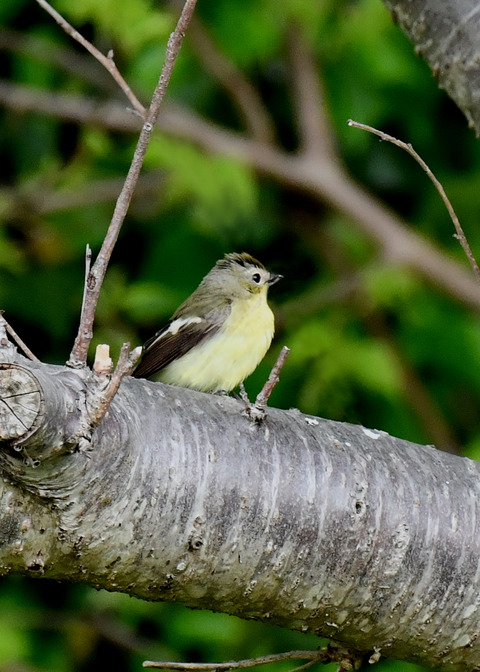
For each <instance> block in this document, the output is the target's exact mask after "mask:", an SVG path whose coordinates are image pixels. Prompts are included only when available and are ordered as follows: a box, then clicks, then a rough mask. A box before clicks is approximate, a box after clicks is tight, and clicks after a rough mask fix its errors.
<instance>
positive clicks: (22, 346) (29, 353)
mask: <svg viewBox="0 0 480 672" xmlns="http://www.w3.org/2000/svg"><path fill="white" fill-rule="evenodd" d="M0 315H1V316H2V322H3V323H4V325H5V329H6V330H7V333H8V334H9V335H10V336H11V337H12V338H13V340H14V341H15V343H16V344H17V345H18V347H19V348H20V350H23V352H24V353H25V355H26V356H27V357H28V359H31V360H32V362H39V361H40V360H39V359H38V357H36V355H34V354H33V352H32V351H31V350H30V348H29V347H28V345H26V344H25V343H24V342H23V341H22V339H21V338H20V336H19V335H18V334H17V332H16V331H15V329H14V328H13V327H11V326H10V325H9V324H8V322H7V320H6V319H5V317H4V315H3V310H1V311H0Z"/></svg>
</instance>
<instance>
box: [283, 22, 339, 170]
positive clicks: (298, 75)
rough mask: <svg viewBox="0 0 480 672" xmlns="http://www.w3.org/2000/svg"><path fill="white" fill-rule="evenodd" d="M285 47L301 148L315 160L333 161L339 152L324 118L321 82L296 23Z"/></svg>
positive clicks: (325, 115) (323, 97)
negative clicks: (289, 65) (289, 67)
mask: <svg viewBox="0 0 480 672" xmlns="http://www.w3.org/2000/svg"><path fill="white" fill-rule="evenodd" d="M288 48H289V57H290V64H291V78H292V87H293V92H294V100H293V103H294V105H295V114H296V117H297V126H298V132H299V136H300V138H299V144H300V152H301V153H302V154H303V155H304V156H305V157H310V158H311V159H316V160H317V161H331V162H336V161H337V160H338V155H337V152H336V150H335V142H334V139H333V135H332V131H331V128H332V125H331V123H330V121H329V119H328V118H327V106H326V105H325V95H324V91H323V86H322V84H323V82H322V81H321V79H320V77H319V76H318V66H317V64H316V62H315V58H314V55H313V53H312V50H311V48H310V45H309V44H308V43H307V38H306V36H305V35H304V34H303V32H302V31H301V30H300V27H299V26H298V25H294V26H292V27H291V28H290V30H289V33H288Z"/></svg>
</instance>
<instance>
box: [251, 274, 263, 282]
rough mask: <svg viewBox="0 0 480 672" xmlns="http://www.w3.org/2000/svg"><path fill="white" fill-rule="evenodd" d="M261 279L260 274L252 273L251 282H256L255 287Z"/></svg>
mask: <svg viewBox="0 0 480 672" xmlns="http://www.w3.org/2000/svg"><path fill="white" fill-rule="evenodd" d="M261 279H262V278H261V275H260V273H254V274H253V275H252V280H253V282H256V283H257V285H258V283H259V282H260V280H261Z"/></svg>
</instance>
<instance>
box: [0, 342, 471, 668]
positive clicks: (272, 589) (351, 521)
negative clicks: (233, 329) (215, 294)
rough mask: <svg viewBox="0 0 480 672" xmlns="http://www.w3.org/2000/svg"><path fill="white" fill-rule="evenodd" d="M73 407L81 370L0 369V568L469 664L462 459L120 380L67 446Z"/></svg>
mask: <svg viewBox="0 0 480 672" xmlns="http://www.w3.org/2000/svg"><path fill="white" fill-rule="evenodd" d="M7 355H8V353H7ZM2 359H3V356H2ZM22 380H24V381H25V384H26V385H27V387H26V388H25V389H26V390H29V392H28V394H29V395H30V396H29V398H28V399H30V402H29V403H28V404H26V403H21V398H20V397H19V392H20V391H21V390H22V389H23V387H22ZM12 389H15V390H16V395H15V399H16V400H18V401H19V402H20V403H17V404H16V406H15V408H12V407H11V400H12V395H11V392H12ZM34 392H35V396H32V395H34ZM85 399H86V389H85V383H84V373H83V370H79V371H75V370H72V369H70V370H69V369H64V368H62V367H53V366H46V365H39V364H36V363H27V361H26V360H23V359H22V358H17V360H16V363H10V364H8V363H6V364H3V365H2V366H1V368H0V408H1V409H3V413H4V416H5V417H4V418H3V419H2V423H1V427H2V435H1V444H0V445H1V451H0V465H1V467H2V470H3V472H4V474H5V478H4V479H3V480H2V481H1V483H0V511H1V516H0V524H1V525H2V529H8V530H9V534H8V535H3V536H2V544H1V545H0V561H1V564H2V567H4V568H9V570H10V571H15V572H20V573H27V574H31V575H36V576H44V577H47V578H52V579H56V580H69V581H81V582H84V583H89V584H91V585H93V586H95V587H97V588H107V589H109V590H117V591H123V592H127V593H129V594H132V595H137V596H138V597H142V598H145V599H149V600H175V601H180V602H184V603H185V604H187V605H189V606H192V607H197V608H209V609H214V610H219V611H224V612H226V613H231V614H236V615H238V616H241V617H246V618H256V619H259V620H264V621H266V622H272V623H276V624H279V625H283V626H285V627H288V628H290V629H299V630H302V631H310V632H315V633H316V634H318V635H322V636H327V637H332V638H334V639H335V640H337V641H342V642H344V643H346V644H347V645H348V646H351V647H353V648H354V649H357V650H360V651H361V652H363V653H364V654H365V655H366V656H373V655H375V652H378V651H380V653H381V655H382V656H386V657H393V658H400V659H404V660H410V661H413V662H421V663H424V664H428V665H430V666H433V667H436V668H438V669H441V670H448V671H450V672H453V671H456V670H462V671H467V672H473V671H474V670H477V669H478V658H479V655H480V638H478V637H477V635H478V623H479V622H480V605H479V604H478V600H477V599H476V595H478V592H479V590H480V585H478V582H479V581H480V579H479V576H478V572H477V565H478V562H477V560H478V556H479V554H480V530H479V529H478V526H479V525H480V465H479V464H477V463H475V462H472V461H471V460H468V459H464V458H463V459H462V458H459V457H456V456H452V455H449V454H447V453H441V452H439V451H436V450H434V449H433V448H431V447H422V446H418V445H414V444H410V443H408V442H407V441H402V440H399V439H395V438H392V437H390V436H388V435H387V434H385V433H384V432H378V431H372V430H368V429H365V428H363V427H357V426H353V425H347V424H343V423H336V422H331V421H327V420H322V419H321V418H314V417H311V416H305V415H302V414H301V413H300V412H298V411H295V410H293V411H279V410H277V409H269V413H268V416H267V418H266V419H265V420H264V422H263V423H262V424H261V425H253V424H252V423H251V422H250V421H249V420H248V419H247V418H245V417H244V416H243V414H242V411H243V404H242V403H241V402H238V401H236V400H234V399H231V398H228V397H217V396H215V395H206V394H202V393H196V392H192V391H189V390H186V389H183V388H175V387H171V386H166V385H161V384H159V383H156V384H155V383H150V382H148V381H143V380H136V379H132V378H124V380H123V382H122V385H121V386H120V389H119V392H118V394H117V395H116V396H115V398H114V400H113V402H112V404H111V406H110V408H109V410H108V412H107V414H106V416H105V418H104V419H103V421H102V423H101V424H100V425H99V426H98V427H97V428H96V429H94V430H93V432H92V435H91V440H90V443H89V444H88V445H89V447H90V449H89V451H88V453H87V452H84V451H81V452H75V446H76V445H77V443H78V435H79V433H81V431H82V427H83V418H84V417H85V415H86V410H85V405H86V403H85ZM25 401H27V398H25ZM32 402H33V403H32ZM10 411H11V412H12V414H13V416H14V417H15V418H16V421H18V420H20V421H21V422H20V423H18V422H16V424H15V426H13V425H12V424H11V423H8V421H7V420H6V416H7V415H8V413H9V412H10ZM10 426H11V427H12V432H13V433H12V434H11V435H10V436H9V435H8V431H7V428H8V427H10ZM227 436H228V440H226V437H227ZM72 451H73V452H72ZM106 484H108V486H107V485H106Z"/></svg>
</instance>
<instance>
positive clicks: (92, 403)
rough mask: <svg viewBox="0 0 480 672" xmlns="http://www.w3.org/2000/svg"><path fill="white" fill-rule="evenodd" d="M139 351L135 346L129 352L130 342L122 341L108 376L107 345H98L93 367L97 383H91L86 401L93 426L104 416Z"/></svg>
mask: <svg viewBox="0 0 480 672" xmlns="http://www.w3.org/2000/svg"><path fill="white" fill-rule="evenodd" d="M140 352H141V350H140V348H135V350H133V352H132V353H131V352H130V343H124V344H123V345H122V348H121V350H120V356H119V358H118V362H117V366H116V367H115V371H114V372H113V374H112V375H111V377H110V371H111V359H110V357H109V353H108V346H98V352H97V357H96V361H95V364H94V367H93V369H94V375H95V377H96V381H97V385H93V388H92V391H91V398H90V399H89V400H88V402H87V403H88V407H89V409H90V412H89V417H90V422H91V423H92V425H93V426H96V425H98V424H99V422H100V421H101V420H102V419H103V417H104V416H105V413H106V412H107V411H108V409H109V407H110V404H111V403H112V400H113V398H114V397H115V395H116V394H117V391H118V388H119V387H120V383H121V382H122V379H123V377H124V376H125V375H126V374H127V373H128V372H129V371H130V370H131V368H132V365H133V364H134V363H135V362H136V360H138V358H139V356H140Z"/></svg>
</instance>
